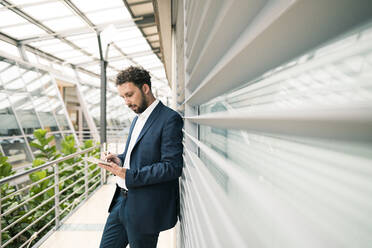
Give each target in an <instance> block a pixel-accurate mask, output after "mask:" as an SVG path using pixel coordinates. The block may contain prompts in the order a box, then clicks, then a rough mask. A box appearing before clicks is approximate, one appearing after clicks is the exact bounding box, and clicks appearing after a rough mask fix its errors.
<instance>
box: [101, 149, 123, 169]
mask: <svg viewBox="0 0 372 248" xmlns="http://www.w3.org/2000/svg"><path fill="white" fill-rule="evenodd" d="M101 159H102V160H105V161H107V162H114V163H115V164H117V165H119V166H120V165H121V160H120V158H119V157H118V156H116V155H115V154H112V153H110V152H102V153H101Z"/></svg>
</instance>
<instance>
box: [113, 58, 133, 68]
mask: <svg viewBox="0 0 372 248" xmlns="http://www.w3.org/2000/svg"><path fill="white" fill-rule="evenodd" d="M109 65H112V66H115V67H116V68H118V69H120V70H122V69H124V68H126V67H128V66H131V65H134V64H133V63H132V62H131V61H130V60H127V59H123V60H120V61H113V62H109Z"/></svg>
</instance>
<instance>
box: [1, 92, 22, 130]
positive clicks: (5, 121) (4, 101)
mask: <svg viewBox="0 0 372 248" xmlns="http://www.w3.org/2000/svg"><path fill="white" fill-rule="evenodd" d="M0 119H1V122H0V136H13V135H21V134H22V132H21V130H20V129H19V126H18V123H17V120H16V118H15V116H14V113H13V110H12V108H11V105H10V102H9V100H8V97H7V95H5V94H4V93H0Z"/></svg>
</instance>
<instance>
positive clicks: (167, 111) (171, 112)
mask: <svg viewBox="0 0 372 248" xmlns="http://www.w3.org/2000/svg"><path fill="white" fill-rule="evenodd" d="M163 106H164V113H165V114H166V115H168V118H177V117H178V118H181V119H182V117H181V115H180V114H179V113H178V112H177V111H175V110H173V109H171V108H170V107H168V106H165V105H163Z"/></svg>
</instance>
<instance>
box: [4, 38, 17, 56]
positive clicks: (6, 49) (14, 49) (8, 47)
mask: <svg viewBox="0 0 372 248" xmlns="http://www.w3.org/2000/svg"><path fill="white" fill-rule="evenodd" d="M0 50H1V51H3V52H6V53H9V54H11V55H13V56H16V57H20V54H19V51H18V48H17V47H16V46H13V45H12V44H9V43H7V42H5V41H2V40H0Z"/></svg>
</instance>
